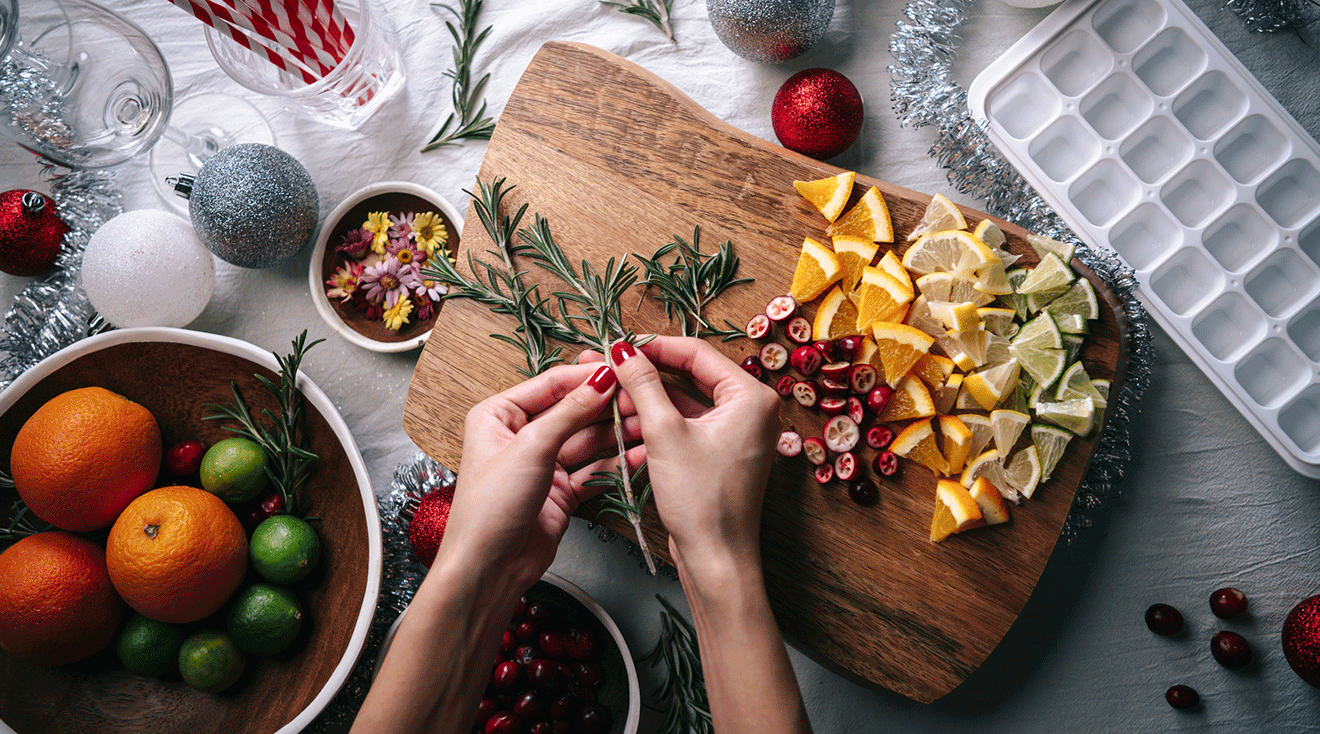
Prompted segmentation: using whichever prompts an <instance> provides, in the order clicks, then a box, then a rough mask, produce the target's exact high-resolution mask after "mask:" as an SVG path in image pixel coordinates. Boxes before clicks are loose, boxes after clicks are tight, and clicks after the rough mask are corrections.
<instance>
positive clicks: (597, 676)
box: [573, 660, 605, 686]
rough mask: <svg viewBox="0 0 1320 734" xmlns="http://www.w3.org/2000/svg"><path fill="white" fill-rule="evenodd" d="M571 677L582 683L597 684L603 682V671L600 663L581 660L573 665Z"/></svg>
mask: <svg viewBox="0 0 1320 734" xmlns="http://www.w3.org/2000/svg"><path fill="white" fill-rule="evenodd" d="M573 678H574V680H576V681H577V682H578V683H581V684H583V685H588V686H598V685H600V684H602V683H604V682H605V672H604V671H603V670H602V669H601V667H600V663H594V662H591V661H589V660H583V661H580V662H578V663H577V664H576V665H574V666H573Z"/></svg>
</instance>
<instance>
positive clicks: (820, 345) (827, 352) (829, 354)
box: [811, 339, 838, 362]
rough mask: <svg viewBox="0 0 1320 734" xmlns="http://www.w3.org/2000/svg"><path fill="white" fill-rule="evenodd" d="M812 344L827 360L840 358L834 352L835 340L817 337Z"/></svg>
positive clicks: (831, 360)
mask: <svg viewBox="0 0 1320 734" xmlns="http://www.w3.org/2000/svg"><path fill="white" fill-rule="evenodd" d="M811 346H813V347H815V348H816V349H817V351H819V352H820V353H821V355H822V356H824V357H825V361H826V362H833V361H835V360H837V359H838V356H837V355H836V354H835V353H834V342H832V341H830V340H829V339H817V340H816V341H814V342H812V343H811Z"/></svg>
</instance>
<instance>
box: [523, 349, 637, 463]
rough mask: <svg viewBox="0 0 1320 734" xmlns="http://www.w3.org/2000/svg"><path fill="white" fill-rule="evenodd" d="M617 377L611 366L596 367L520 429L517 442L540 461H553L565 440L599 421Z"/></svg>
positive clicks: (612, 391) (612, 392)
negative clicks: (557, 400) (584, 378)
mask: <svg viewBox="0 0 1320 734" xmlns="http://www.w3.org/2000/svg"><path fill="white" fill-rule="evenodd" d="M617 382H618V380H617V378H616V377H615V374H614V370H613V368H611V367H610V366H609V365H605V364H602V365H601V366H599V367H597V368H596V370H595V371H594V372H592V373H591V376H590V377H588V378H587V379H586V380H585V381H583V383H582V384H580V385H578V386H577V387H575V388H573V390H572V391H570V392H569V393H568V394H566V395H565V396H564V397H563V398H562V399H561V400H559V402H557V403H555V404H554V405H552V406H551V407H549V408H547V409H546V410H544V411H542V412H541V413H540V414H539V415H537V416H536V417H535V418H533V419H532V420H531V421H530V422H528V424H527V425H526V426H524V427H523V428H522V429H521V430H520V431H518V434H517V436H516V437H515V438H514V441H515V442H517V443H519V444H521V446H520V449H521V450H523V451H528V452H531V454H532V455H533V456H535V457H536V459H538V460H539V461H542V462H547V463H551V464H552V463H554V462H555V461H556V460H557V459H558V456H559V451H560V449H561V448H562V447H563V445H564V442H565V441H567V440H568V439H569V437H571V436H572V435H573V434H575V433H577V432H578V431H580V430H582V429H583V428H586V427H587V426H589V425H591V424H592V423H593V422H595V421H596V419H597V417H599V416H600V413H601V411H602V410H603V409H604V408H605V406H607V405H609V401H610V397H611V396H612V395H613V394H614V388H615V385H616V384H617Z"/></svg>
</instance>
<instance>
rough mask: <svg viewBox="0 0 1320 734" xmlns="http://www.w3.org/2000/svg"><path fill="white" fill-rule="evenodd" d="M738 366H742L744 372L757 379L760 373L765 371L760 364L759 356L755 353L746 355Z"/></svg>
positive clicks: (759, 377)
mask: <svg viewBox="0 0 1320 734" xmlns="http://www.w3.org/2000/svg"><path fill="white" fill-rule="evenodd" d="M739 366H740V367H742V368H743V371H744V372H746V373H747V374H749V375H751V376H752V377H755V378H756V379H758V380H759V379H761V375H762V374H764V373H765V369H764V368H763V367H762V366H761V358H760V357H758V356H756V355H755V354H749V355H747V357H745V358H744V359H743V361H742V364H740V365H739Z"/></svg>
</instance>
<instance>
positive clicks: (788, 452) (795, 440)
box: [775, 431, 802, 457]
mask: <svg viewBox="0 0 1320 734" xmlns="http://www.w3.org/2000/svg"><path fill="white" fill-rule="evenodd" d="M775 450H776V451H778V452H779V455H780V456H790V457H791V456H797V455H798V454H800V453H802V435H801V434H799V433H798V432H797V431H784V432H783V433H781V434H779V441H778V443H776V444H775Z"/></svg>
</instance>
